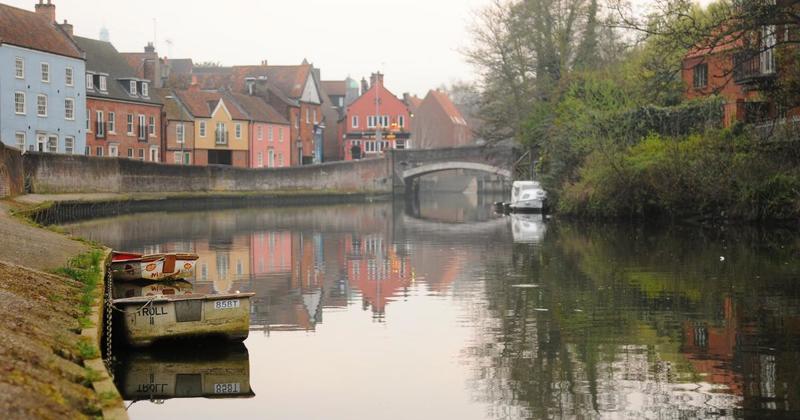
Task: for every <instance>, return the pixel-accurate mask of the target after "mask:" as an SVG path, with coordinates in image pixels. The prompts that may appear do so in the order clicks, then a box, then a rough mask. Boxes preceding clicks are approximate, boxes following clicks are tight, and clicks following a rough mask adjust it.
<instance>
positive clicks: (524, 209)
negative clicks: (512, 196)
mask: <svg viewBox="0 0 800 420" xmlns="http://www.w3.org/2000/svg"><path fill="white" fill-rule="evenodd" d="M509 208H510V209H511V211H513V212H518V213H541V212H542V211H543V210H544V201H542V200H524V201H517V202H514V203H511V204H510V205H509Z"/></svg>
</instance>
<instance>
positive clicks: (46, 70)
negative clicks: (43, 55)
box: [42, 63, 50, 83]
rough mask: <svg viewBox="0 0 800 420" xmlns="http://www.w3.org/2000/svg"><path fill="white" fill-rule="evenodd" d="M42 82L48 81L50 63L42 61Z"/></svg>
mask: <svg viewBox="0 0 800 420" xmlns="http://www.w3.org/2000/svg"><path fill="white" fill-rule="evenodd" d="M42 82H44V83H50V64H48V63H42Z"/></svg>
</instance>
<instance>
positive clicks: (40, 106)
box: [36, 95, 47, 117]
mask: <svg viewBox="0 0 800 420" xmlns="http://www.w3.org/2000/svg"><path fill="white" fill-rule="evenodd" d="M36 115H38V116H40V117H46V116H47V95H38V96H36Z"/></svg>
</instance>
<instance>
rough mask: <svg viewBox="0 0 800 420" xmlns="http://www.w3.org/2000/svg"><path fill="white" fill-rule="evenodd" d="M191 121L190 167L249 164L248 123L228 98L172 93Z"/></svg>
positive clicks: (194, 92) (215, 94)
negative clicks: (192, 153) (193, 165)
mask: <svg viewBox="0 0 800 420" xmlns="http://www.w3.org/2000/svg"><path fill="white" fill-rule="evenodd" d="M176 96H177V98H178V100H179V101H180V102H181V104H183V106H185V107H186V109H187V110H188V111H189V113H190V114H191V116H192V118H193V120H194V130H195V132H194V164H195V165H229V166H237V167H241V168H246V167H248V163H249V152H248V147H249V144H248V143H249V138H250V137H249V135H250V134H249V120H250V117H249V116H248V115H247V114H246V113H244V112H243V111H242V110H241V109H240V108H239V105H238V104H236V101H235V100H233V98H232V97H230V95H228V94H225V93H220V92H209V91H203V90H200V89H198V88H192V89H188V90H184V91H179V92H176Z"/></svg>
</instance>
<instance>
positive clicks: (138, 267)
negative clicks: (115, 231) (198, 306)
mask: <svg viewBox="0 0 800 420" xmlns="http://www.w3.org/2000/svg"><path fill="white" fill-rule="evenodd" d="M198 258H199V257H198V256H197V254H190V253H169V254H153V255H142V254H135V253H130V252H117V251H114V252H113V253H112V254H111V274H112V275H113V276H114V280H118V281H132V280H149V281H159V280H174V279H180V278H186V277H190V276H191V275H192V274H194V266H195V264H197V259H198Z"/></svg>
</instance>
